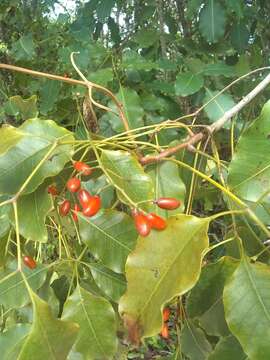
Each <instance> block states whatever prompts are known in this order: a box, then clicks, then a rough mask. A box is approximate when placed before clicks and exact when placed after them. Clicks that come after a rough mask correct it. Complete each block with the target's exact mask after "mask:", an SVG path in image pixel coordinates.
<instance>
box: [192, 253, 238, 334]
mask: <svg viewBox="0 0 270 360" xmlns="http://www.w3.org/2000/svg"><path fill="white" fill-rule="evenodd" d="M236 267H237V262H236V261H234V260H233V259H231V258H229V257H223V258H221V259H220V260H219V261H218V262H216V263H213V264H209V265H207V266H205V267H203V269H202V272H201V276H200V279H199V281H198V283H197V284H196V285H195V286H194V288H193V289H192V290H191V292H190V294H189V297H188V299H187V313H188V316H189V317H191V318H195V319H198V320H199V322H200V324H201V326H202V327H203V328H204V330H205V331H206V332H207V333H208V334H209V335H215V336H224V335H227V334H228V333H229V330H228V326H227V324H226V321H225V316H224V307H223V301H222V295H223V289H224V284H225V281H226V280H227V279H228V278H229V277H230V276H231V275H232V273H233V272H234V270H235V269H236Z"/></svg>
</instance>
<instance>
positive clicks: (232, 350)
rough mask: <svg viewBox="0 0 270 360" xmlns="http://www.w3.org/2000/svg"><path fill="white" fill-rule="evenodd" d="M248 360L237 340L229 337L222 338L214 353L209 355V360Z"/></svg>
mask: <svg viewBox="0 0 270 360" xmlns="http://www.w3.org/2000/svg"><path fill="white" fill-rule="evenodd" d="M233 359H237V360H248V357H247V355H246V354H245V353H244V351H243V349H242V347H241V345H240V344H239V342H238V341H237V339H236V338H235V337H234V336H232V335H229V336H227V337H224V338H221V339H220V340H219V342H218V343H217V345H216V347H215V349H214V351H213V352H212V353H211V354H210V355H209V357H208V360H233Z"/></svg>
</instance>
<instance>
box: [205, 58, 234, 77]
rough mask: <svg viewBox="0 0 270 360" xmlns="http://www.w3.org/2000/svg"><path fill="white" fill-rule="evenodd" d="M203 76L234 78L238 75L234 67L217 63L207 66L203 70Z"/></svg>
mask: <svg viewBox="0 0 270 360" xmlns="http://www.w3.org/2000/svg"><path fill="white" fill-rule="evenodd" d="M203 75H208V76H220V75H223V76H225V77H233V76H235V75H236V73H235V69H234V67H233V66H229V65H227V64H225V63H223V62H217V63H215V64H207V65H206V66H205V67H204V69H203Z"/></svg>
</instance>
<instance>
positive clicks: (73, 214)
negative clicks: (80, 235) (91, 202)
mask: <svg viewBox="0 0 270 360" xmlns="http://www.w3.org/2000/svg"><path fill="white" fill-rule="evenodd" d="M79 211H81V209H80V207H79V205H78V204H75V205H74V209H73V212H72V217H73V220H74V221H75V222H78V215H77V213H78V212H79Z"/></svg>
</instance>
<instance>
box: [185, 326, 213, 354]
mask: <svg viewBox="0 0 270 360" xmlns="http://www.w3.org/2000/svg"><path fill="white" fill-rule="evenodd" d="M180 343H181V350H182V351H183V353H184V354H185V355H186V356H188V358H189V359H190V360H203V359H205V360H206V359H208V355H209V353H210V352H211V350H212V346H211V344H210V343H209V341H208V340H207V338H206V336H205V333H204V332H203V331H202V330H201V329H200V328H199V327H197V326H196V325H195V324H194V323H193V322H192V321H190V320H186V321H185V325H184V327H183V329H182V333H181V340H180Z"/></svg>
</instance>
